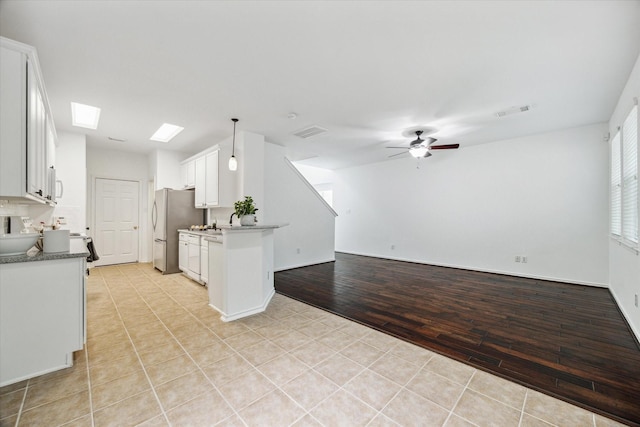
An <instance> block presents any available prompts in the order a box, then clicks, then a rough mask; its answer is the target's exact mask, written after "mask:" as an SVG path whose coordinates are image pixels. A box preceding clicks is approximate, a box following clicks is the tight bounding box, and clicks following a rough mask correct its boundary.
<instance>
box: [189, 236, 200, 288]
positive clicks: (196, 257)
mask: <svg viewBox="0 0 640 427" xmlns="http://www.w3.org/2000/svg"><path fill="white" fill-rule="evenodd" d="M188 241H189V249H188V254H189V258H188V260H187V264H188V267H189V268H188V270H187V275H188V276H189V277H191V278H192V279H193V280H196V281H200V236H197V235H191V234H190V235H188Z"/></svg>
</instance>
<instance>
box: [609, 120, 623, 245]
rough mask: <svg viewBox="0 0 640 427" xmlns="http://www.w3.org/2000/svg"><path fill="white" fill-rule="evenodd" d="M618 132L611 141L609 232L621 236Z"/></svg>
mask: <svg viewBox="0 0 640 427" xmlns="http://www.w3.org/2000/svg"><path fill="white" fill-rule="evenodd" d="M621 161H622V158H621V157H620V132H618V133H616V136H615V137H614V138H613V141H612V142H611V234H612V235H614V236H616V237H620V236H622V181H621V178H622V176H621V173H622V172H621V171H622V166H621V164H620V163H621Z"/></svg>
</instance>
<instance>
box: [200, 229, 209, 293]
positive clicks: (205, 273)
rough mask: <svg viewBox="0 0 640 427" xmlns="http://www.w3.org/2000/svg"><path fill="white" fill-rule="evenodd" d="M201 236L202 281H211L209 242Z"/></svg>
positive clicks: (205, 282)
mask: <svg viewBox="0 0 640 427" xmlns="http://www.w3.org/2000/svg"><path fill="white" fill-rule="evenodd" d="M205 239H206V238H205V237H204V236H203V237H200V282H202V283H204V284H207V283H209V242H207V240H205Z"/></svg>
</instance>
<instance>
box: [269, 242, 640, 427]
mask: <svg viewBox="0 0 640 427" xmlns="http://www.w3.org/2000/svg"><path fill="white" fill-rule="evenodd" d="M275 287H276V291H277V292H278V293H281V294H283V295H287V296H289V297H292V298H295V299H297V300H300V301H304V302H306V303H309V304H311V305H314V306H316V307H320V308H323V309H326V310H328V311H330V312H332V313H336V314H339V315H341V316H344V317H346V318H349V319H352V320H355V321H357V322H360V323H363V324H365V325H369V326H371V327H373V328H376V329H378V330H380V331H383V332H386V333H389V334H391V335H394V336H396V337H399V338H402V339H404V340H407V341H410V342H412V343H415V344H417V345H420V346H423V347H426V348H428V349H430V350H433V351H436V352H439V353H441V354H444V355H446V356H449V357H451V358H454V359H457V360H460V361H463V362H465V363H468V364H470V365H472V366H475V367H476V368H479V369H483V370H485V371H489V372H492V373H494V374H497V375H499V376H501V377H504V378H507V379H511V380H513V381H515V382H518V383H520V384H523V385H525V386H528V387H530V388H533V389H536V390H538V391H541V392H543V393H546V394H549V395H552V396H554V397H557V398H560V399H562V400H565V401H568V402H571V403H574V404H576V405H578V406H582V407H584V408H587V409H589V410H592V411H594V412H597V413H600V414H603V415H605V416H608V417H610V418H613V419H617V420H618V421H622V422H624V423H626V424H630V425H640V348H638V344H637V342H636V341H635V339H634V337H633V335H632V333H631V331H630V330H629V327H628V325H627V323H626V322H625V320H624V318H623V317H622V315H621V314H620V312H619V310H618V308H617V306H616V304H615V302H614V300H613V297H612V296H611V294H610V293H609V290H608V289H604V288H596V287H589V286H579V285H571V284H564V283H557V282H549V281H543V280H535V279H526V278H519V277H512V276H504V275H498V274H491V273H480V272H473V271H466V270H458V269H453V268H446V267H435V266H429V265H422V264H415V263H409V262H400V261H392V260H386V259H379V258H371V257H363V256H357V255H349V254H343V253H336V261H335V263H334V262H330V263H325V264H318V265H314V266H310V267H303V268H298V269H293V270H287V271H282V272H278V273H276V275H275Z"/></svg>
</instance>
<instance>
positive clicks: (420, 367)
mask: <svg viewBox="0 0 640 427" xmlns="http://www.w3.org/2000/svg"><path fill="white" fill-rule="evenodd" d="M396 346H397V344H396V345H394V347H396ZM394 347H392V348H390V349H389V350H387V352H386V353H385V354H391V355H393V353H391V350H392V349H393V348H394ZM396 357H397V356H396ZM432 358H433V356H431V357H429V360H427V361H425V362H423V363H422V364H421V365H420V366H419V367H418V370H417V371H416V373H415V374H413V375H412V376H411V378H409V379H408V380H407V381H406V382H405V383H404V384H398V383H396V384H398V385H400V390H398V391H397V392H396V393H395V394H394V395H393V397H391V399H389V401H388V402H387V403H385V404H384V406H383V407H382V409H380V411H378V415H382V416H383V417H385V418H389V417H387V416H386V415H385V414H383V413H382V411H384V410H385V409H386V408H387V407H388V406H389V404H390V403H391V402H392V401H393V399H395V398H396V397H397V396H398V395H399V394H400V392H402V391H403V390H404V391H407V392H411V390H409V389H408V388H406V386H407V384H409V383H410V382H411V381H412V380H413V379H414V378H415V377H416V376H418V374H419V373H420V371H422V369H424V367H425V366H427V363H429V361H430V360H431V359H432ZM401 359H402V358H401ZM378 360H379V359H378ZM403 360H404V359H403ZM409 363H411V362H409ZM416 366H418V365H416ZM374 372H375V371H374ZM385 378H386V377H385ZM392 381H393V380H392ZM394 382H395V381H394ZM412 393H413V392H412ZM434 403H435V402H434ZM375 418H376V417H374V418H373V419H372V420H370V421H369V423H367V425H369V424H371V422H373V420H374V419H375ZM389 419H391V418H389ZM392 421H393V422H394V423H396V421H395V420H392ZM396 424H398V423H396Z"/></svg>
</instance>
